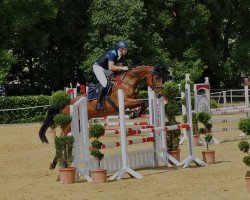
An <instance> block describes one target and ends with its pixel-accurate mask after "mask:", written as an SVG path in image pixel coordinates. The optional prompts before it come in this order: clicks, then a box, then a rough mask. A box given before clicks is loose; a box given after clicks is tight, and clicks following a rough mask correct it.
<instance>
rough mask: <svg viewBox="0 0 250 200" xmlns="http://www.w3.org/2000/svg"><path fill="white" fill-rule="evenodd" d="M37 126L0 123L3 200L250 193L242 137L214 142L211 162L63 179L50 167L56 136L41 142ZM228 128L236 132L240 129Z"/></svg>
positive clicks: (235, 199) (241, 198) (233, 198)
mask: <svg viewBox="0 0 250 200" xmlns="http://www.w3.org/2000/svg"><path fill="white" fill-rule="evenodd" d="M39 127H40V124H20V125H1V126H0V152H1V154H0V160H1V162H0V168H1V171H0V183H1V187H0V200H31V199H32V200H39V199H46V200H49V199H53V200H57V199H58V200H59V199H60V200H71V199H72V200H76V199H88V200H89V199H91V200H92V199H102V200H103V199H104V200H106V199H107V200H109V199H119V200H126V199H130V200H131V199H132V200H134V199H135V200H137V199H138V200H139V199H143V200H146V199H169V200H171V199H175V200H189V199H190V200H191V199H192V200H195V199H199V200H203V199H204V200H217V199H218V200H223V199H226V200H228V199H230V200H249V199H250V194H248V193H247V192H246V186H245V179H244V175H245V173H246V171H247V170H249V168H247V167H246V166H245V165H244V163H243V162H242V158H243V156H244V155H243V153H242V152H240V151H239V150H238V147H237V144H238V142H226V143H221V144H217V145H212V146H211V149H214V150H215V151H216V163H215V164H212V165H209V166H207V167H196V166H195V165H193V166H192V167H189V168H186V169H183V168H166V167H162V166H161V167H157V168H149V169H142V170H138V172H139V173H140V174H142V175H143V176H144V178H143V179H140V180H136V179H133V178H129V177H125V178H124V179H123V180H121V181H114V182H107V183H104V184H93V183H88V182H86V181H81V182H78V183H75V184H71V185H63V184H61V183H60V182H56V177H57V169H55V170H52V171H51V170H49V169H48V166H49V163H50V162H51V161H52V159H53V157H54V153H55V149H54V143H53V140H52V138H50V144H48V145H47V144H41V142H40V141H39V138H38V130H39ZM229 134H231V135H235V136H237V135H239V134H240V131H234V132H231V133H229ZM48 137H49V136H48ZM248 141H250V140H249V139H248ZM132 146H133V145H132ZM132 146H131V148H133V147H132ZM204 149H205V147H203V146H198V147H195V152H196V155H197V157H199V158H201V151H202V150H204ZM181 157H182V159H184V158H186V157H187V145H186V144H183V145H181Z"/></svg>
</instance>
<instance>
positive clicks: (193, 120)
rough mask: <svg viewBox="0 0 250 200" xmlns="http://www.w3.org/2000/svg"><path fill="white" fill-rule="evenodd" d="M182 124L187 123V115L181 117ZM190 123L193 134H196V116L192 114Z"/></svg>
mask: <svg viewBox="0 0 250 200" xmlns="http://www.w3.org/2000/svg"><path fill="white" fill-rule="evenodd" d="M182 120H183V122H184V123H187V114H185V115H183V118H182ZM192 123H193V132H194V133H193V134H198V120H197V114H196V113H194V112H192Z"/></svg>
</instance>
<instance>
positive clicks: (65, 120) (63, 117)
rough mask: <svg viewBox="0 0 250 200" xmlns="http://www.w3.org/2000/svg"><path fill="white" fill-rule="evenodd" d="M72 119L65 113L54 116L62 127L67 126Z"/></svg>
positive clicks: (55, 120)
mask: <svg viewBox="0 0 250 200" xmlns="http://www.w3.org/2000/svg"><path fill="white" fill-rule="evenodd" d="M71 121H72V117H71V116H70V115H67V114H64V113H59V114H57V115H56V116H55V117H54V122H55V124H56V125H59V126H61V128H64V127H65V126H67V125H68V124H69V123H70V122H71Z"/></svg>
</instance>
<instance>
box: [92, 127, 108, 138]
mask: <svg viewBox="0 0 250 200" xmlns="http://www.w3.org/2000/svg"><path fill="white" fill-rule="evenodd" d="M104 133H105V128H104V126H103V125H101V124H92V125H91V126H90V127H89V134H90V137H94V138H97V139H98V138H99V137H101V136H103V135H104Z"/></svg>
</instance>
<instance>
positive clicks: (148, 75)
mask: <svg viewBox="0 0 250 200" xmlns="http://www.w3.org/2000/svg"><path fill="white" fill-rule="evenodd" d="M163 73H164V72H163V68H162V66H151V65H141V66H137V67H134V68H132V69H130V70H128V71H126V72H123V73H121V74H120V75H119V77H120V78H119V79H120V80H121V82H122V89H123V92H124V99H125V102H124V103H125V109H127V108H129V109H133V108H137V107H141V110H139V113H138V115H139V116H140V114H142V113H143V111H144V110H145V109H146V103H145V101H143V100H138V99H136V98H137V90H138V84H139V82H140V80H142V79H145V80H146V83H147V85H148V86H149V87H150V88H151V89H152V90H153V91H154V92H155V94H156V97H157V98H160V97H162V95H163V76H162V75H164V74H163ZM117 83H118V82H117V81H114V84H113V86H112V89H111V92H110V93H109V95H108V97H107V98H108V99H110V100H111V102H113V103H109V102H110V101H104V107H105V110H103V111H100V110H98V111H97V110H96V109H95V106H96V103H97V100H91V101H88V104H87V107H88V111H87V112H88V118H89V119H91V118H95V117H104V116H107V115H112V114H115V113H117V111H118V110H117V105H118V92H117V90H118V85H117ZM79 98H81V96H78V97H76V98H74V99H72V100H71V105H72V104H74V103H75V102H76V101H77V100H78V99H79ZM107 98H106V99H107ZM59 112H60V110H59V109H57V108H53V107H49V110H48V112H47V116H46V118H45V120H44V122H43V124H42V126H41V128H40V130H39V137H40V140H41V141H42V143H48V140H47V138H46V136H45V133H46V131H47V129H48V128H49V127H50V125H52V124H53V122H54V121H53V118H54V116H55V115H56V114H58V113H59ZM63 113H65V114H68V115H70V105H67V106H66V107H65V108H63ZM70 129H71V124H68V125H67V126H66V127H65V128H63V129H62V132H61V136H65V135H67V134H68V133H69V132H70ZM56 164H57V159H56V158H55V159H54V160H53V162H52V163H51V164H50V169H54V168H55V166H56Z"/></svg>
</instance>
